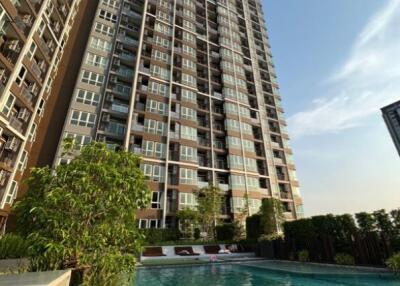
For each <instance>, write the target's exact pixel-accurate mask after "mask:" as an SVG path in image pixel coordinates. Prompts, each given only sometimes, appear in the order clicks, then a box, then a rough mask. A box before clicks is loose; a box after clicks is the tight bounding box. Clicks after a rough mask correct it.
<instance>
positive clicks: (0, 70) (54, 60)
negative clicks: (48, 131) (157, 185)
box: [0, 0, 80, 232]
mask: <svg viewBox="0 0 400 286" xmlns="http://www.w3.org/2000/svg"><path fill="white" fill-rule="evenodd" d="M79 2H80V0H0V33H1V39H0V149H1V151H0V232H1V231H2V230H3V229H4V226H5V222H6V220H7V217H8V214H9V211H10V207H11V204H12V203H13V201H14V199H15V197H16V194H17V190H18V186H19V182H20V180H21V177H22V173H23V171H24V169H25V167H26V162H27V160H28V156H29V152H30V150H31V147H32V144H33V142H34V141H35V134H36V132H37V126H38V125H39V123H40V120H41V116H42V114H43V110H44V107H45V105H46V100H47V99H48V96H49V94H50V90H51V86H52V83H53V79H54V77H55V75H56V74H57V69H58V65H59V61H60V58H61V56H62V54H63V47H64V45H65V43H66V42H67V40H68V36H69V33H70V29H71V26H72V23H73V21H74V17H75V15H76V12H77V7H78V5H79Z"/></svg>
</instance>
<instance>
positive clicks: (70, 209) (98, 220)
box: [14, 140, 150, 285]
mask: <svg viewBox="0 0 400 286" xmlns="http://www.w3.org/2000/svg"><path fill="white" fill-rule="evenodd" d="M74 149H75V148H74V143H73V141H72V140H68V141H66V143H65V146H64V151H65V153H64V155H65V156H71V157H72V156H73V155H76V154H75V153H73V152H74V151H73V150H74ZM140 163H141V159H140V158H139V157H138V156H136V155H135V154H133V153H130V152H125V151H115V150H111V149H109V148H107V146H106V144H104V143H98V142H92V143H91V144H90V145H87V146H85V147H83V148H82V150H81V153H80V155H78V156H76V157H75V159H73V160H72V161H71V162H70V163H69V164H66V165H59V166H57V167H56V168H55V169H54V170H52V169H50V168H47V167H45V168H34V169H32V172H31V176H30V178H29V179H28V186H29V191H28V193H27V195H26V196H25V198H24V199H23V200H22V201H20V202H18V203H17V204H16V205H15V209H14V212H15V215H16V217H17V220H18V224H17V225H18V227H19V232H20V234H22V235H26V236H27V237H28V239H29V241H30V246H29V253H30V264H31V270H33V271H45V270H56V269H64V268H68V267H73V268H77V269H79V268H87V269H88V271H87V273H86V275H85V276H84V281H83V285H112V284H118V285H124V284H128V283H131V282H132V281H131V280H132V279H133V275H131V274H132V272H133V271H134V268H135V262H136V259H135V255H137V254H138V253H139V252H140V251H141V242H142V240H143V236H142V234H141V233H140V232H139V230H138V228H137V220H136V219H135V213H136V211H137V210H138V209H139V208H146V207H148V205H149V203H150V190H149V188H148V186H147V185H146V183H145V176H144V174H143V172H142V171H141V169H140Z"/></svg>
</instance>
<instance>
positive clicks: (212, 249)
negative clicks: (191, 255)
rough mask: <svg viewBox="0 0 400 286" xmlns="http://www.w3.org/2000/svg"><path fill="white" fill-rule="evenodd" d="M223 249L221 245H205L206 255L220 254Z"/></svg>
mask: <svg viewBox="0 0 400 286" xmlns="http://www.w3.org/2000/svg"><path fill="white" fill-rule="evenodd" d="M220 250H221V247H219V245H204V252H205V253H206V254H220V253H219V251H220Z"/></svg>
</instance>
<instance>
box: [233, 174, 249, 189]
mask: <svg viewBox="0 0 400 286" xmlns="http://www.w3.org/2000/svg"><path fill="white" fill-rule="evenodd" d="M230 181H231V187H232V188H239V189H242V188H245V186H246V183H245V178H244V176H239V175H231V176H230Z"/></svg>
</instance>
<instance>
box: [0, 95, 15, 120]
mask: <svg viewBox="0 0 400 286" xmlns="http://www.w3.org/2000/svg"><path fill="white" fill-rule="evenodd" d="M14 102H15V96H14V95H12V94H11V93H9V94H8V97H7V100H6V102H5V103H4V105H3V109H2V110H1V112H2V113H3V114H4V116H6V117H8V116H9V115H10V112H11V110H12V109H13V107H14Z"/></svg>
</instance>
